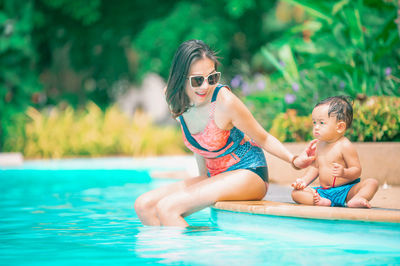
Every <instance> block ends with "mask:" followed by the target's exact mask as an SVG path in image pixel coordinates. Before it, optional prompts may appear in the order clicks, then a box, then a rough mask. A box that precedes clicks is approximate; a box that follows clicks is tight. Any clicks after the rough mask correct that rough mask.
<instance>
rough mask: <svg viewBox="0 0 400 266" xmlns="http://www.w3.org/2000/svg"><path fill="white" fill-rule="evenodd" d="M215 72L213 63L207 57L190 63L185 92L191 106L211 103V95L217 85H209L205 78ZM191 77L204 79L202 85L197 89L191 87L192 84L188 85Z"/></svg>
mask: <svg viewBox="0 0 400 266" xmlns="http://www.w3.org/2000/svg"><path fill="white" fill-rule="evenodd" d="M215 72H216V70H215V63H214V61H212V60H211V59H209V58H207V57H205V58H201V59H199V60H197V61H195V62H194V63H192V65H191V66H190V69H189V74H188V76H187V79H186V83H185V86H186V88H185V91H186V94H187V96H188V97H189V99H190V102H191V104H193V105H194V106H201V105H204V104H207V103H209V102H210V101H211V97H212V93H213V92H214V89H215V87H216V86H217V84H218V83H217V84H214V85H209V84H208V80H207V77H208V76H209V75H210V74H213V73H215ZM192 76H202V77H203V78H204V81H203V83H202V84H201V85H200V86H198V87H196V86H192V85H193V84H192V85H191V83H190V82H191V80H190V77H192Z"/></svg>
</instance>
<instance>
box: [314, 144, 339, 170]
mask: <svg viewBox="0 0 400 266" xmlns="http://www.w3.org/2000/svg"><path fill="white" fill-rule="evenodd" d="M340 146H341V145H340V144H339V143H337V144H335V145H325V146H322V147H319V148H318V150H317V162H318V165H319V166H327V165H331V164H332V163H342V162H343V155H342V152H341V148H340Z"/></svg>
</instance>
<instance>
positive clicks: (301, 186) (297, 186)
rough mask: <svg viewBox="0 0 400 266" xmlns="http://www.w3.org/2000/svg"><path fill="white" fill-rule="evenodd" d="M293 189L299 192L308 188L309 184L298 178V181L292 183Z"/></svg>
mask: <svg viewBox="0 0 400 266" xmlns="http://www.w3.org/2000/svg"><path fill="white" fill-rule="evenodd" d="M292 187H293V188H294V189H297V190H303V189H305V188H306V187H307V184H306V182H304V180H303V179H301V178H297V179H296V181H295V182H294V183H292Z"/></svg>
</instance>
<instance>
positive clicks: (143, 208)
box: [135, 176, 208, 226]
mask: <svg viewBox="0 0 400 266" xmlns="http://www.w3.org/2000/svg"><path fill="white" fill-rule="evenodd" d="M204 179H208V177H206V176H198V177H194V178H189V179H185V180H182V181H179V182H176V183H173V184H170V185H167V186H163V187H160V188H157V189H154V190H151V191H149V192H146V193H144V194H142V195H141V196H139V197H138V198H137V199H136V201H135V211H136V214H137V216H138V217H139V219H140V221H141V222H142V223H143V224H144V225H155V226H157V225H158V226H159V225H160V220H159V218H158V216H157V211H156V206H157V203H158V202H159V201H160V200H161V199H162V198H164V197H166V196H168V195H170V194H173V193H176V192H179V191H183V190H184V189H185V188H186V187H188V186H191V185H193V184H196V183H198V182H200V181H202V180H204Z"/></svg>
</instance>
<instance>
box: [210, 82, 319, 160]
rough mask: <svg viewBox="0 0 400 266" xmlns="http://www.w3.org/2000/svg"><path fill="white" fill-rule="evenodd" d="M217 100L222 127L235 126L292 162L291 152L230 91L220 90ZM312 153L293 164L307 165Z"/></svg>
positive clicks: (277, 154)
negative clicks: (222, 122) (223, 122)
mask: <svg viewBox="0 0 400 266" xmlns="http://www.w3.org/2000/svg"><path fill="white" fill-rule="evenodd" d="M217 101H218V108H220V112H219V113H220V114H222V115H220V117H219V118H221V120H222V121H225V124H224V128H232V127H233V126H235V127H236V128H238V129H240V130H241V131H242V132H243V133H245V134H246V135H247V136H249V137H250V138H251V139H253V140H254V141H255V142H256V143H257V144H258V145H260V146H261V147H262V148H263V149H264V150H266V151H267V152H269V153H271V154H272V155H274V156H276V157H278V158H280V159H282V160H284V161H286V162H288V163H291V162H292V160H293V159H294V158H295V157H294V156H293V154H292V153H291V152H290V151H289V150H288V149H286V147H285V146H284V145H283V144H282V143H281V142H280V141H279V140H278V139H277V138H275V137H274V136H272V135H271V134H269V133H268V132H267V131H265V130H264V128H263V127H262V126H261V125H260V124H259V123H258V122H257V121H256V119H255V118H254V116H253V115H252V114H251V112H250V111H249V110H248V109H247V107H246V106H245V105H244V104H243V102H242V101H241V100H240V99H239V98H238V97H236V96H235V95H234V94H233V93H232V92H230V91H229V90H227V89H225V90H221V92H220V93H219V94H218V98H217ZM216 118H217V113H216ZM217 125H218V124H217ZM308 148H310V147H308ZM303 153H304V152H303ZM313 155H314V154H313V152H310V154H306V155H303V154H302V156H301V158H300V157H299V158H297V159H296V161H295V166H297V167H301V168H304V167H307V166H308V165H310V164H311V163H312V161H313V160H314V158H313Z"/></svg>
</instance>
